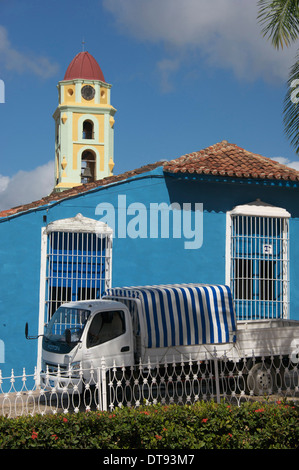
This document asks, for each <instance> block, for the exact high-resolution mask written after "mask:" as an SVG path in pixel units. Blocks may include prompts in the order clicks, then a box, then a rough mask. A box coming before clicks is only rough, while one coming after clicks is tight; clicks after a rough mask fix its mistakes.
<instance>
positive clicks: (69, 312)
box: [43, 307, 90, 354]
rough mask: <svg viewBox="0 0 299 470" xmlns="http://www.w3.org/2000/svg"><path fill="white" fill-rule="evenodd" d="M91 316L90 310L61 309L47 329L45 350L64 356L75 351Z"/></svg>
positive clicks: (44, 343)
mask: <svg viewBox="0 0 299 470" xmlns="http://www.w3.org/2000/svg"><path fill="white" fill-rule="evenodd" d="M89 315H90V310H83V309H79V308H68V307H59V309H58V310H57V311H56V312H55V313H54V315H53V317H52V318H51V320H50V322H49V324H48V326H47V328H46V331H45V334H44V339H43V347H44V349H46V350H48V351H53V352H57V353H64V354H65V353H67V352H69V351H70V350H71V349H73V348H74V346H75V345H76V344H77V343H78V341H79V340H80V338H81V335H82V332H83V329H84V326H85V324H86V321H87V319H88V317H89ZM66 330H68V332H67V333H69V335H67V334H66Z"/></svg>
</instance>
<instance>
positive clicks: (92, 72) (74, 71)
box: [64, 51, 105, 82]
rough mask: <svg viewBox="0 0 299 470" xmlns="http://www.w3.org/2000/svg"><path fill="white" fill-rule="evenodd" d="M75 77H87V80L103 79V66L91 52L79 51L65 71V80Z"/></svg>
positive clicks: (103, 80)
mask: <svg viewBox="0 0 299 470" xmlns="http://www.w3.org/2000/svg"><path fill="white" fill-rule="evenodd" d="M75 78H85V79H87V80H101V81H102V82H105V78H104V75H103V72H102V70H101V67H100V66H99V64H98V63H97V61H96V60H95V58H94V57H93V56H92V55H91V54H89V52H87V51H85V52H79V54H77V55H76V56H75V57H74V58H73V60H72V62H71V63H70V65H69V66H68V68H67V71H66V72H65V76H64V80H73V79H75Z"/></svg>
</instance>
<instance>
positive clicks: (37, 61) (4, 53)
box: [0, 25, 59, 78]
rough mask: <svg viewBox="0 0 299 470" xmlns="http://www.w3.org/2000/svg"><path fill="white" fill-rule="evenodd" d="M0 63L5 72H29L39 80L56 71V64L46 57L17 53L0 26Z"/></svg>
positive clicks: (4, 30)
mask: <svg viewBox="0 0 299 470" xmlns="http://www.w3.org/2000/svg"><path fill="white" fill-rule="evenodd" d="M0 63H1V64H3V67H4V68H5V69H7V70H12V71H14V72H17V73H24V72H29V73H33V74H34V75H37V76H38V77H41V78H49V77H52V76H53V75H55V74H56V73H57V71H58V68H59V67H58V64H56V63H54V62H51V61H50V60H49V59H48V58H47V57H44V56H36V55H35V54H33V53H32V54H30V55H26V54H24V53H22V52H20V51H18V50H17V49H16V48H15V47H13V45H12V44H11V42H10V41H9V39H8V34H7V30H6V28H4V26H1V25H0Z"/></svg>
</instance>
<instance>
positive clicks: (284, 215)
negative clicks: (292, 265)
mask: <svg viewBox="0 0 299 470" xmlns="http://www.w3.org/2000/svg"><path fill="white" fill-rule="evenodd" d="M233 216H251V217H267V218H281V219H284V221H285V224H284V227H287V230H286V229H284V230H283V241H282V245H283V318H284V319H288V318H289V224H288V221H289V218H290V217H291V214H290V213H289V212H288V211H287V210H286V209H284V208H281V207H276V206H273V205H271V204H268V203H265V202H263V201H261V200H260V199H257V200H256V201H253V202H250V203H248V204H244V205H238V206H235V207H234V208H233V209H232V210H231V211H228V212H227V213H226V249H225V283H226V285H228V286H230V287H231V288H232V287H233V286H232V279H231V269H232V263H231V261H232V253H231V246H232V243H231V242H232V240H231V233H232V217H233ZM248 321H251V320H250V319H248ZM252 321H256V320H252Z"/></svg>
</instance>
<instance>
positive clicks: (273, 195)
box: [0, 52, 299, 376]
mask: <svg viewBox="0 0 299 470" xmlns="http://www.w3.org/2000/svg"><path fill="white" fill-rule="evenodd" d="M58 90H59V104H58V107H57V109H56V111H55V113H54V115H53V117H54V120H55V184H54V186H55V189H54V190H53V193H52V194H51V195H49V196H47V197H45V198H43V199H41V200H40V201H36V202H33V203H31V204H27V205H23V206H20V207H16V208H13V209H9V210H6V211H3V212H2V213H0V368H1V370H2V374H3V376H9V375H10V373H11V369H12V368H13V369H14V371H15V373H16V374H20V373H22V369H23V367H25V368H26V371H28V373H30V372H33V370H34V366H36V365H37V364H39V362H40V354H41V339H39V340H38V341H27V340H26V339H25V335H24V327H25V323H26V322H28V323H29V325H30V334H31V335H37V334H39V335H41V334H42V333H43V329H44V324H45V323H47V322H48V320H49V318H50V317H51V315H52V314H53V312H54V311H55V310H56V309H57V308H58V306H59V305H60V304H61V303H62V302H65V301H69V300H76V299H78V300H81V299H90V298H98V297H100V296H101V295H102V294H103V293H104V291H105V290H106V289H107V288H109V287H116V286H131V285H147V284H172V283H174V284H175V283H192V282H194V283H212V284H213V283H216V284H224V283H225V284H228V285H230V286H231V288H232V291H233V296H234V301H235V307H236V312H237V317H238V318H239V319H240V320H246V319H247V320H252V321H255V320H258V319H263V318H291V319H298V320H299V266H298V263H297V260H298V255H299V247H298V242H297V240H298V238H299V205H298V201H299V198H298V196H299V193H298V185H299V172H298V171H296V170H294V169H291V168H288V167H286V166H284V165H281V164H279V163H278V162H276V161H273V160H271V159H269V158H266V157H262V156H260V155H256V154H252V153H251V152H248V151H246V150H244V149H242V148H240V147H238V146H237V145H235V144H230V143H228V142H226V141H223V142H220V143H218V144H215V145H212V146H211V147H208V148H206V149H204V150H201V151H199V152H194V153H193V154H188V155H184V156H182V157H180V158H177V159H174V160H170V161H159V162H157V163H152V164H149V165H148V166H145V167H142V168H140V169H137V170H132V171H129V172H127V173H125V174H122V175H116V176H114V175H113V173H112V172H113V168H114V152H113V132H114V131H113V130H114V122H115V120H114V115H115V112H116V110H115V108H113V106H112V105H111V104H110V98H111V85H109V84H108V83H106V81H105V79H104V75H103V73H102V71H101V69H100V67H99V66H98V64H97V62H96V61H95V59H94V58H93V57H92V56H91V55H90V54H89V53H87V52H82V53H79V54H77V56H76V57H75V58H74V59H73V61H72V62H71V63H70V66H69V67H68V69H67V72H66V74H65V77H64V80H62V81H61V82H59V85H58ZM116 160H117V159H116Z"/></svg>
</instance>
